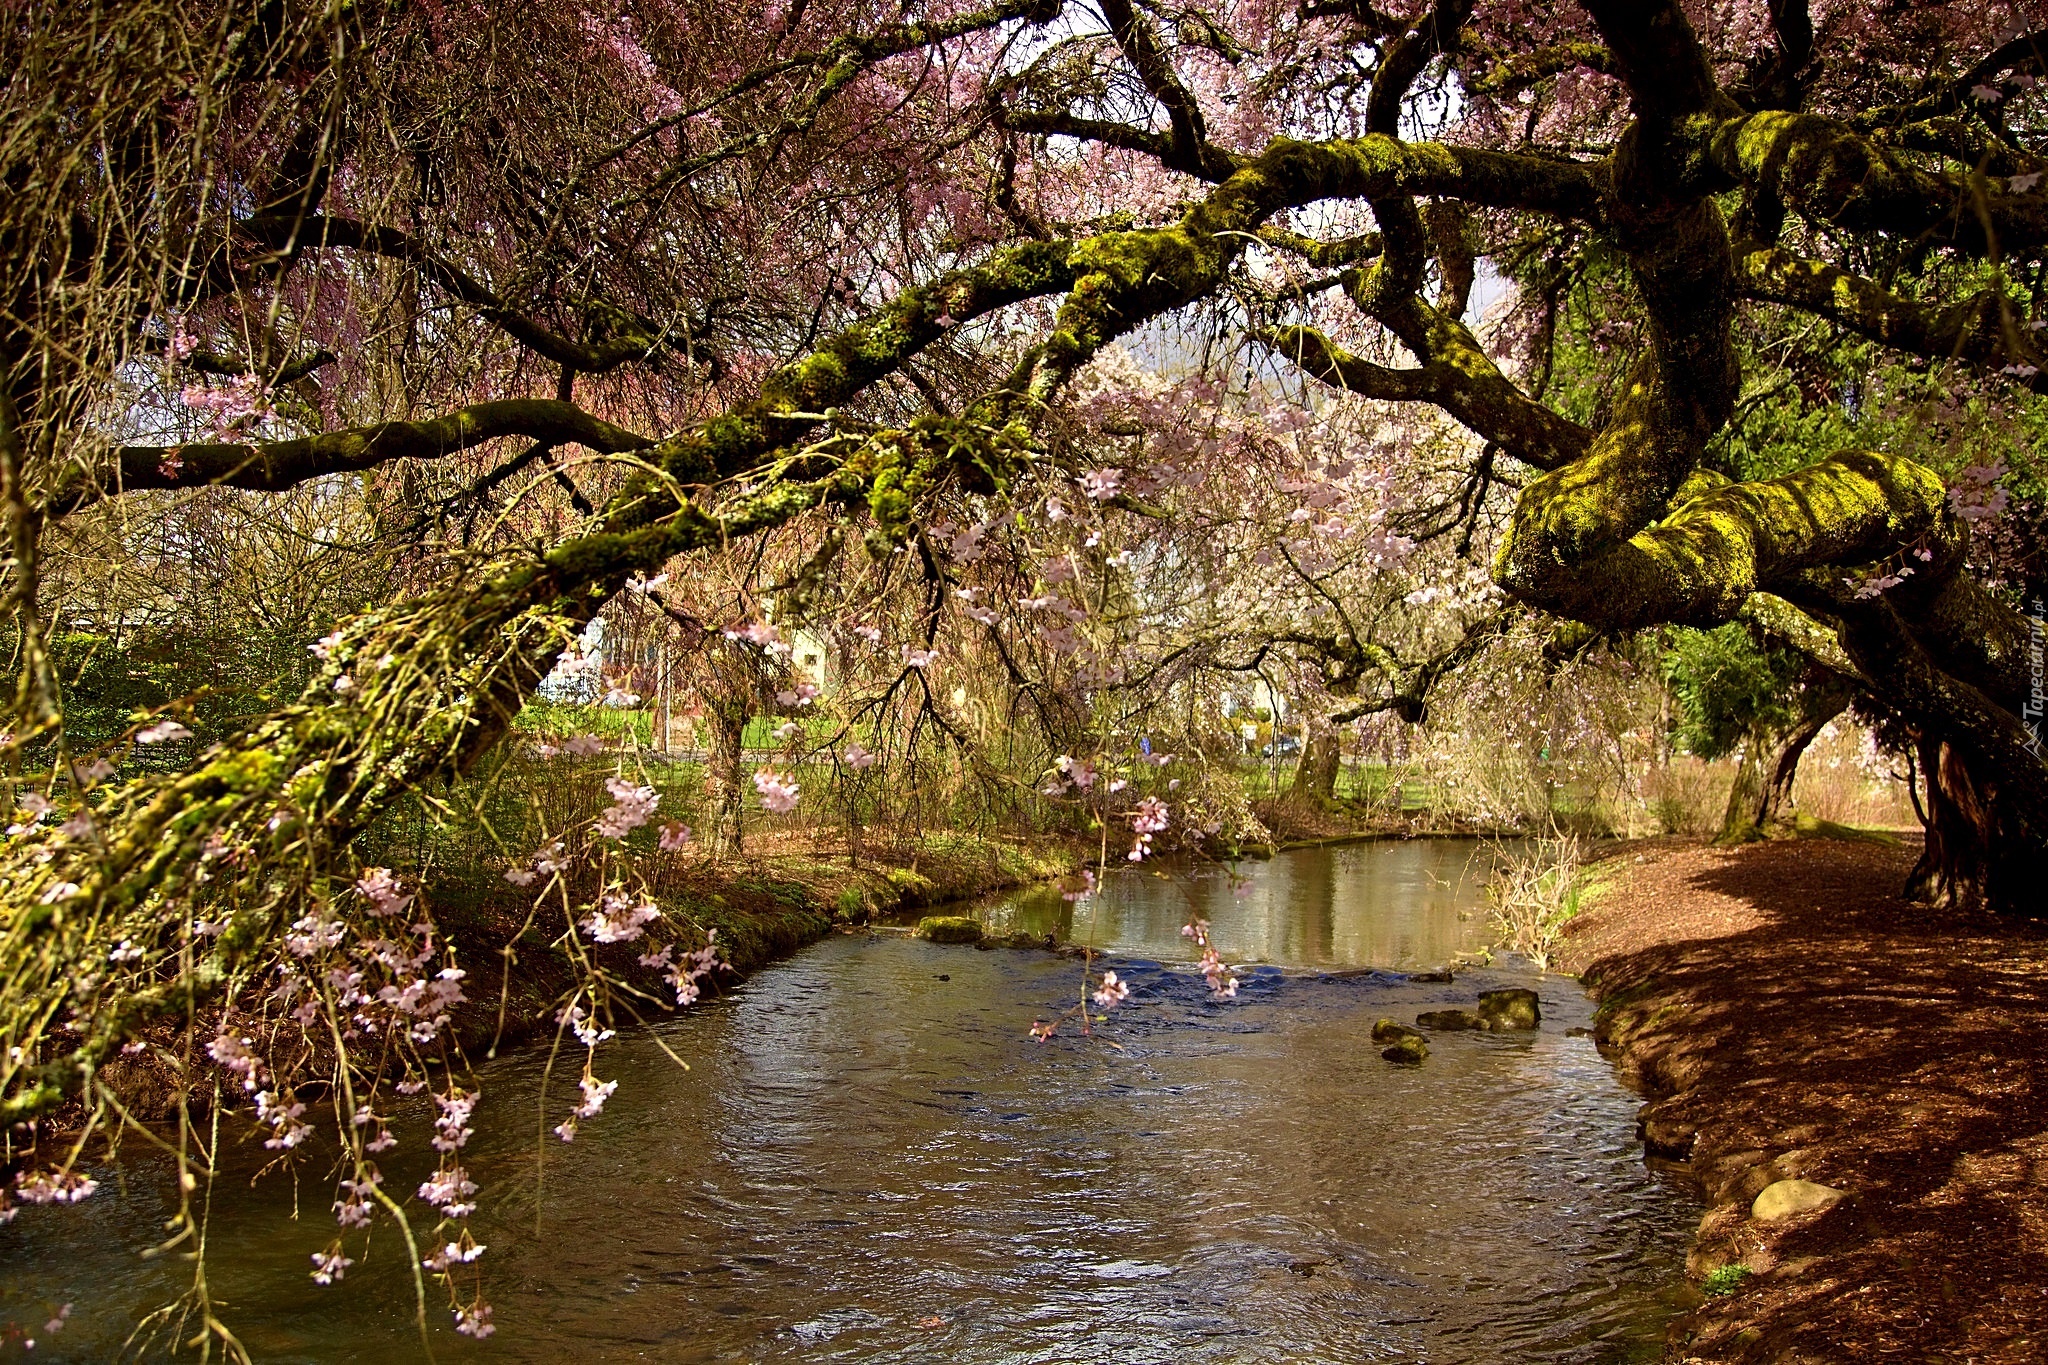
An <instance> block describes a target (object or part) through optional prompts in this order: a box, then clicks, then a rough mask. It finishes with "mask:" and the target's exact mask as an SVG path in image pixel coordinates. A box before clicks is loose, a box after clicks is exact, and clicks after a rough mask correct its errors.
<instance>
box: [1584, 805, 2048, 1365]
mask: <svg viewBox="0 0 2048 1365" xmlns="http://www.w3.org/2000/svg"><path fill="white" fill-rule="evenodd" d="M1910 863H1911V854H1910V852H1904V851H1899V850H1895V849H1887V848H1882V847H1878V846H1875V845H1870V844H1856V843H1835V842H1828V841H1820V840H1813V841H1808V840H1799V841H1790V842H1779V843H1769V844H1759V845H1752V846H1750V847H1747V848H1743V849H1736V850H1724V849H1712V848H1704V847H1700V846H1698V845H1688V844H1676V843H1669V842H1660V843H1655V844H1649V845H1635V846H1630V847H1628V848H1625V849H1624V850H1622V851H1621V852H1620V853H1618V854H1616V855H1615V856H1613V857H1612V858H1610V859H1609V860H1608V861H1607V862H1606V863H1604V864H1603V865H1602V866H1601V867H1600V868H1599V869H1597V871H1598V872H1599V873H1601V874H1605V875H1608V876H1609V877H1610V885H1609V888H1608V889H1607V890H1606V891H1605V892H1603V893H1602V894H1601V895H1600V896H1599V897H1598V898H1597V899H1596V902H1595V905H1594V908H1593V909H1591V910H1589V911H1588V912H1586V913H1585V914H1584V915H1583V916H1581V917H1580V919H1579V920H1578V921H1577V922H1575V924H1574V925H1573V929H1572V932H1571V934H1570V936H1569V938H1568V939H1567V946H1566V953H1565V958H1566V961H1565V965H1566V967H1567V968H1568V969H1569V970H1574V971H1578V972H1580V973H1581V974H1582V975H1583V976H1584V977H1585V978H1586V980H1587V983H1588V985H1590V986H1593V987H1594V988H1595V989H1596V991H1597V993H1598V994H1599V996H1600V998H1601V1001H1602V1007H1601V1013H1600V1019H1599V1030H1598V1032H1599V1036H1600V1040H1601V1042H1602V1043H1603V1045H1611V1046H1613V1047H1614V1048H1617V1049H1618V1050H1619V1051H1618V1055H1619V1058H1620V1061H1621V1065H1622V1067H1623V1069H1624V1072H1625V1073H1626V1074H1627V1075H1629V1076H1630V1078H1631V1079H1632V1080H1634V1081H1635V1082H1637V1083H1638V1084H1639V1085H1640V1086H1641V1087H1642V1089H1643V1090H1644V1092H1645V1094H1646V1096H1648V1097H1650V1099H1651V1102H1650V1103H1649V1104H1647V1105H1646V1106H1645V1108H1644V1125H1643V1126H1644V1133H1645V1137H1646V1141H1647V1143H1648V1145H1649V1148H1650V1150H1651V1151H1652V1152H1653V1153H1662V1155H1663V1158H1664V1159H1667V1160H1671V1161H1673V1162H1677V1163H1682V1164H1681V1165H1680V1166H1679V1169H1685V1170H1689V1172H1690V1174H1691V1175H1692V1177H1693V1178H1694V1179H1695V1180H1696V1181H1698V1182H1699V1184H1700V1185H1701V1187H1702V1189H1703V1191H1704V1194H1705V1197H1706V1200H1707V1202H1708V1204H1709V1206H1710V1207H1709V1210H1708V1212H1707V1214H1706V1216H1705V1218H1704V1219H1703V1220H1702V1222H1701V1225H1700V1239H1699V1242H1698V1244H1697V1246H1696V1247H1695V1249H1694V1251H1693V1254H1692V1258H1691V1262H1690V1267H1689V1268H1690V1270H1691V1271H1692V1273H1693V1275H1694V1276H1695V1278H1696V1279H1700V1280H1704V1278H1705V1277H1706V1276H1707V1275H1708V1274H1709V1273H1710V1272H1712V1271H1714V1270H1715V1269H1717V1268H1719V1267H1722V1266H1727V1265H1733V1264H1741V1265H1745V1266H1747V1267H1748V1269H1749V1270H1750V1271H1751V1272H1753V1273H1751V1274H1750V1275H1748V1276H1747V1277H1746V1278H1744V1279H1742V1280H1741V1282H1740V1283H1739V1284H1737V1285H1736V1286H1735V1287H1734V1289H1733V1292H1730V1293H1727V1294H1725V1295H1717V1296H1712V1297H1708V1298H1707V1299H1706V1301H1705V1302H1704V1303H1703V1304H1702V1305H1701V1306H1700V1307H1699V1308H1698V1309H1697V1310H1695V1311H1694V1312H1692V1313H1689V1314H1688V1315H1686V1316H1685V1317H1684V1318H1682V1319H1680V1320H1679V1322H1678V1323H1676V1324H1675V1325H1674V1327H1673V1333H1672V1339H1671V1352H1670V1357H1671V1358H1672V1359H1674V1360H1679V1361H1713V1362H1730V1361H1742V1362H1763V1361H1773V1362H1776V1361H1784V1362H1792V1361H1805V1362H1823V1361H1825V1362H1837V1361H1839V1362H1849V1361H1873V1360H1911V1361H1916V1362H1917V1361H1929V1362H1937V1361H1939V1362H1955V1365H1962V1362H1966V1361H1968V1362H2008V1361H2012V1362H2017V1361H2030V1362H2040V1361H2048V928H2044V927H2043V926H2040V925H2035V924H2030V923H2026V922H2015V921H2011V920H2001V919H1996V918H1991V917H1987V916H1978V915H1962V914H1955V913H1949V912H1934V911H1929V910H1926V909H1924V908H1920V907H1915V906H1911V905H1908V904H1906V903H1905V902H1903V901H1902V900H1900V899H1899V896H1898V889H1899V887H1900V886H1901V884H1902V883H1903V881H1904V878H1905V873H1906V869H1907V867H1908V866H1909V865H1910ZM2042 895H2043V902H2044V906H2048V887H2044V888H2043V889H2042ZM1787 1178H1799V1179H1804V1180H1810V1181H1815V1182H1818V1183H1820V1184H1824V1185H1828V1186H1833V1187H1835V1188H1837V1189H1841V1190H1845V1191H1847V1192H1848V1193H1849V1197H1848V1198H1847V1199H1845V1200H1843V1201H1842V1202H1840V1203H1837V1204H1835V1205H1834V1206H1833V1207H1830V1208H1825V1209H1821V1210H1818V1211H1815V1212H1808V1213H1801V1214H1796V1215H1793V1216H1791V1217H1788V1218H1784V1219H1782V1220H1777V1221H1764V1220H1760V1219H1756V1218H1753V1217H1751V1211H1750V1210H1751V1201H1752V1200H1753V1199H1754V1198H1755V1196H1756V1195H1757V1193H1758V1192H1759V1191H1760V1190H1762V1189H1763V1188H1764V1186H1766V1185H1767V1184H1770V1183H1771V1182H1773V1181H1776V1180H1780V1179H1787ZM1729 1278H1730V1273H1729V1272H1724V1273H1723V1276H1722V1277H1721V1279H1722V1281H1724V1282H1725V1281H1726V1280H1728V1279H1729Z"/></svg>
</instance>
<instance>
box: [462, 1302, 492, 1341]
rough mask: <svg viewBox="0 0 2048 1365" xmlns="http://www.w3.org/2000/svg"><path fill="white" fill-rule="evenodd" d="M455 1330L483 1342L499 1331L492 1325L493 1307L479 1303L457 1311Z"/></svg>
mask: <svg viewBox="0 0 2048 1365" xmlns="http://www.w3.org/2000/svg"><path fill="white" fill-rule="evenodd" d="M455 1330H456V1331H458V1332H460V1333H462V1334H463V1335H464V1336H466V1337H474V1338H476V1339H477V1340H478V1341H482V1340H483V1339H484V1338H485V1337H487V1336H489V1335H490V1334H491V1333H493V1332H495V1331H497V1330H498V1329H497V1328H495V1327H493V1326H492V1325H491V1306H490V1305H489V1304H487V1303H483V1302H478V1303H475V1304H472V1305H471V1306H469V1307H467V1308H458V1309H456V1310H455Z"/></svg>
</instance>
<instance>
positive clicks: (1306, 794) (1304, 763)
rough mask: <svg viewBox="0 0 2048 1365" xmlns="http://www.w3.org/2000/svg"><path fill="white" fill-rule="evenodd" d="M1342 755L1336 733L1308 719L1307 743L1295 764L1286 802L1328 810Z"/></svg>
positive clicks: (1335, 796)
mask: <svg viewBox="0 0 2048 1365" xmlns="http://www.w3.org/2000/svg"><path fill="white" fill-rule="evenodd" d="M1342 758H1343V754H1342V749H1341V746H1340V744H1339V742H1338V735H1337V732H1336V731H1335V730H1334V729H1332V728H1330V727H1329V726H1327V725H1323V724H1318V723H1315V722H1311V723H1310V724H1309V727H1308V742H1307V743H1306V744H1303V745H1302V746H1301V756H1300V757H1299V758H1297V759H1296V760H1295V763H1294V782H1293V785H1291V786H1290V787H1288V789H1287V802H1288V804H1289V805H1292V806H1296V807H1298V808H1300V809H1302V810H1327V809H1328V808H1329V807H1330V806H1331V805H1332V804H1333V803H1334V802H1335V801H1336V799H1337V770H1338V767H1339V764H1340V763H1341V762H1342Z"/></svg>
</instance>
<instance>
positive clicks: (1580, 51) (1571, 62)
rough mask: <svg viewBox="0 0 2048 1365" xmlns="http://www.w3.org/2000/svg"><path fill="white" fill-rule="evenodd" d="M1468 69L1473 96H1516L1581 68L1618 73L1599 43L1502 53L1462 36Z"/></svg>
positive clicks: (1569, 44) (1603, 73)
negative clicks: (1468, 60) (1469, 69)
mask: <svg viewBox="0 0 2048 1365" xmlns="http://www.w3.org/2000/svg"><path fill="white" fill-rule="evenodd" d="M1461 46H1462V48H1463V49H1464V53H1465V55H1466V56H1467V57H1468V58H1471V59H1472V60H1470V62H1469V65H1470V67H1471V68H1472V70H1471V71H1470V73H1469V76H1468V79H1467V81H1466V86H1467V88H1468V89H1469V90H1470V91H1471V92H1472V93H1473V94H1475V95H1494V96H1498V95H1517V94H1520V93H1521V92H1522V91H1524V90H1526V89H1528V88H1529V87H1530V86H1532V85H1535V84H1537V83H1538V82H1540V81H1545V80H1548V79H1549V78H1550V77H1552V76H1557V75H1562V74H1563V73H1564V72H1567V71H1572V70H1576V69H1579V68H1583V69H1585V70H1587V71H1595V72H1598V73H1599V74H1601V75H1603V76H1613V75H1616V74H1618V72H1617V70H1616V67H1615V64H1614V54H1613V53H1612V52H1610V51H1609V50H1608V49H1607V48H1605V47H1603V46H1602V45H1600V44H1599V43H1556V44H1553V45H1551V46H1549V47H1540V48H1537V49H1536V50H1535V51H1533V52H1513V53H1502V52H1497V51H1494V50H1493V49H1490V48H1484V47H1481V46H1479V45H1477V44H1476V43H1474V42H1473V40H1472V39H1471V38H1469V37H1468V38H1466V39H1464V41H1463V43H1462V44H1461Z"/></svg>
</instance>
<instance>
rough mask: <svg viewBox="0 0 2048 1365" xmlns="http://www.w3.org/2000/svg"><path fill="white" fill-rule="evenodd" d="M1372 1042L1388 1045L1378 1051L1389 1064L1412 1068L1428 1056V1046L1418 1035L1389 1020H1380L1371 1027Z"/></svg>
mask: <svg viewBox="0 0 2048 1365" xmlns="http://www.w3.org/2000/svg"><path fill="white" fill-rule="evenodd" d="M1372 1040H1373V1041H1374V1042H1375V1043H1387V1044H1390V1046H1388V1047H1385V1048H1382V1049H1381V1050H1380V1056H1382V1057H1384V1058H1386V1059H1387V1060H1388V1061H1390V1062H1401V1063H1404V1064H1406V1065H1408V1066H1414V1065H1415V1064H1416V1063H1418V1062H1420V1061H1421V1060H1422V1059H1423V1058H1424V1057H1427V1056H1428V1055H1429V1044H1428V1043H1427V1042H1426V1041H1424V1039H1423V1037H1422V1035H1421V1034H1420V1033H1417V1032H1416V1031H1415V1030H1414V1029H1412V1028H1409V1027H1408V1026H1407V1025H1406V1024H1397V1023H1395V1022H1394V1021H1393V1020H1391V1019H1382V1020H1380V1021H1379V1022H1378V1023H1377V1024H1374V1025H1373V1026H1372Z"/></svg>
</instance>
